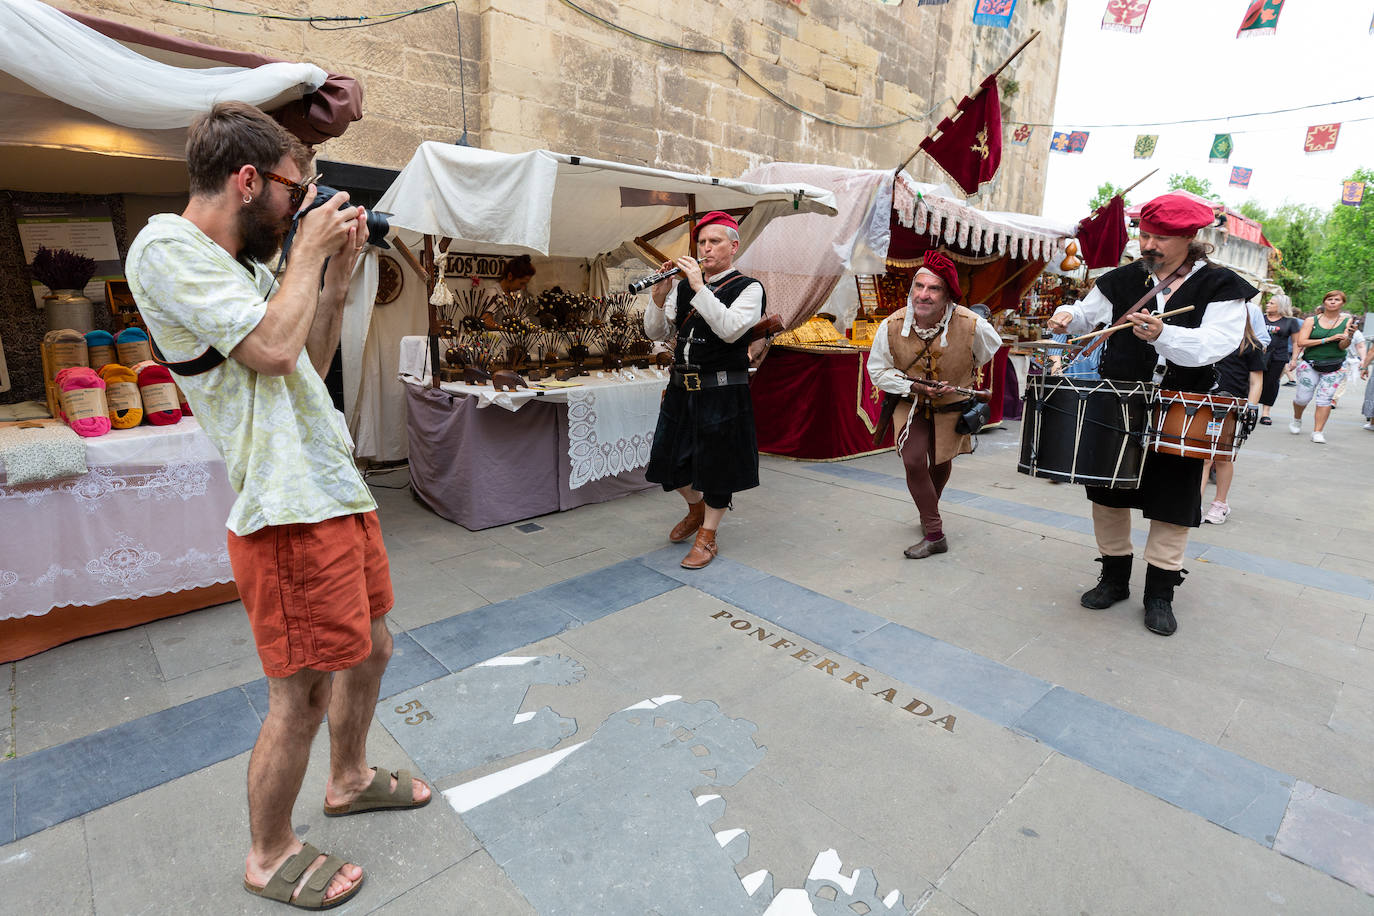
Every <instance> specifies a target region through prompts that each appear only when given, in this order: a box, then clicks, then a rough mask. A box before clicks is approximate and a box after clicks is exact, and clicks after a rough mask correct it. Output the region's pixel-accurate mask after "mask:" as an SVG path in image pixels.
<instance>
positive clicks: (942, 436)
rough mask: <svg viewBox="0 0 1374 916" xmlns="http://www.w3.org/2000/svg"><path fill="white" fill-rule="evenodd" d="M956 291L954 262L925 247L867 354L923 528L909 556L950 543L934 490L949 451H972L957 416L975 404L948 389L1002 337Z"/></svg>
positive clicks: (938, 489) (947, 466)
mask: <svg viewBox="0 0 1374 916" xmlns="http://www.w3.org/2000/svg"><path fill="white" fill-rule="evenodd" d="M962 297H963V291H962V290H961V289H960V288H959V270H958V268H957V267H955V265H954V262H953V261H951V260H950V259H949V257H948V256H947V255H945V254H943V253H941V252H939V251H934V250H931V251H927V252H926V253H925V256H924V258H923V259H922V263H921V267H920V268H919V269H918V270H917V271H916V276H914V277H912V279H911V291H910V292H909V293H908V294H907V303H906V305H905V306H904V307H903V308H900V309H898V310H897V311H895V312H893V313H892V314H891V315H889V316H887V317H886V318H884V319H883V322H882V324H880V325H878V330H877V331H875V332H874V334H873V347H872V349H871V350H870V351H869V354H868V376H869V378H870V379H872V381H873V386H874V387H875V388H878V389H880V390H882V391H883V392H884V394H883V397H884V404H883V417H884V418H885V419H890V420H891V422H892V425H893V428H894V429H896V430H897V435H896V441H897V454H898V456H899V457H900V458H901V459H902V465H903V466H904V467H905V469H906V486H907V490H909V491H910V493H911V498H912V500H913V501H914V502H915V503H916V509H917V511H918V512H919V513H920V515H921V529H922V532H923V535H924V536H923V537H922V538H921V540H919V541H917V542H916V543H915V544H912V545H911V546H910V547H908V548H907V549H906V550H905V554H906V556H907V557H908V558H910V559H912V560H923V559H925V558H927V557H930V556H933V555H934V554H937V553H946V552H948V551H949V541H948V540H947V539H946V537H945V531H944V522H943V520H942V519H941V518H940V496H941V494H943V493H944V489H945V484H946V483H948V482H949V475H950V471H951V470H952V469H953V467H952V466H953V463H954V457H955V456H956V455H966V454H968V453H969V452H971V451H973V446H972V444H971V443H970V436H969V434H968V433H966V432H963V431H961V428H960V426H959V421H960V417H961V415H962V414H964V413H967V412H968V411H969V410H970V409H972V408H973V407H974V406H975V405H974V403H973V402H972V401H971V399H970V397H969V395H968V394H967V393H964V392H960V391H956V390H955V389H956V388H959V387H962V388H965V389H966V390H967V389H968V387H969V386H972V385H973V383H974V380H975V379H976V377H977V373H978V370H979V369H980V368H981V367H982V366H984V365H986V364H987V363H988V362H989V361H991V359H992V357H993V356H994V355H995V354H996V353H997V348H998V347H1000V346H1001V345H1002V337H1001V335H999V334H998V333H997V330H996V329H995V328H994V327H993V326H992V325H991V324H989V323H988V321H987V320H986V319H984V318H982V317H980V316H979V315H978V314H977V313H975V312H973V311H971V310H970V309H967V308H964V307H963V306H962V305H958V304H957V302H958V300H959V299H960V298H962ZM882 432H883V429H882V428H881V427H880V428H879V433H880V434H881V433H882Z"/></svg>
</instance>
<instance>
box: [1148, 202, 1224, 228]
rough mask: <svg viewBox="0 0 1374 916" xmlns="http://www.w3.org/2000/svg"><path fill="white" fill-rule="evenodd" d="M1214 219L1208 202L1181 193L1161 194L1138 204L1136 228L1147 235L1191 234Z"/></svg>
mask: <svg viewBox="0 0 1374 916" xmlns="http://www.w3.org/2000/svg"><path fill="white" fill-rule="evenodd" d="M1216 220H1217V216H1216V214H1215V213H1214V212H1212V208H1211V206H1210V205H1209V204H1205V203H1203V202H1202V201H1200V200H1194V199H1193V198H1191V197H1186V196H1184V195H1183V194H1163V195H1160V196H1159V197H1156V198H1155V199H1154V200H1152V201H1150V202H1149V203H1148V204H1146V205H1145V206H1143V207H1141V208H1140V231H1141V232H1146V233H1149V234H1150V235H1192V234H1193V233H1194V232H1197V231H1198V230H1199V229H1206V228H1207V227H1208V226H1210V225H1212V224H1213V223H1215V222H1216Z"/></svg>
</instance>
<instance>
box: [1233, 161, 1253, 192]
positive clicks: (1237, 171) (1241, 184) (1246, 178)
mask: <svg viewBox="0 0 1374 916" xmlns="http://www.w3.org/2000/svg"><path fill="white" fill-rule="evenodd" d="M1253 174H1255V170H1254V169H1243V168H1241V167H1240V166H1238V165H1233V166H1231V187H1233V188H1248V187H1250V176H1251V175H1253Z"/></svg>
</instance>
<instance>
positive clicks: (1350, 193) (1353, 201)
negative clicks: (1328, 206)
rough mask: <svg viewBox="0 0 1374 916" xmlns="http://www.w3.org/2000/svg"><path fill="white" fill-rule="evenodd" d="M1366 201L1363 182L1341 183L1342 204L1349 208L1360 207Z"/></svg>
mask: <svg viewBox="0 0 1374 916" xmlns="http://www.w3.org/2000/svg"><path fill="white" fill-rule="evenodd" d="M1363 200H1364V182H1363V181H1343V182H1341V203H1343V204H1345V205H1346V206H1347V207H1358V206H1359V205H1360V203H1361V202H1362V201H1363Z"/></svg>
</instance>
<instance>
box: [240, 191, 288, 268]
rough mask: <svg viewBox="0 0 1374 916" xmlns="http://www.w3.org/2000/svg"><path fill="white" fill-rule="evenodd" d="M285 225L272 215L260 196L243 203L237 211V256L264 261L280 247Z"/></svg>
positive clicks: (284, 233) (284, 234)
mask: <svg viewBox="0 0 1374 916" xmlns="http://www.w3.org/2000/svg"><path fill="white" fill-rule="evenodd" d="M286 229H287V226H286V224H285V223H283V222H282V221H281V220H280V219H278V218H276V217H274V216H273V215H272V213H271V211H270V210H269V208H268V206H267V201H266V200H265V199H263V198H261V197H259V198H257V199H256V200H254V201H253V202H252V203H248V204H244V206H243V209H241V210H239V213H238V230H239V242H240V244H241V246H242V247H241V248H240V249H239V256H240V257H244V258H251V259H253V260H254V261H266V260H267V259H268V258H270V257H272V255H274V254H275V253H276V252H277V249H278V248H280V247H281V240H282V239H283V238H285V236H286Z"/></svg>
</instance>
